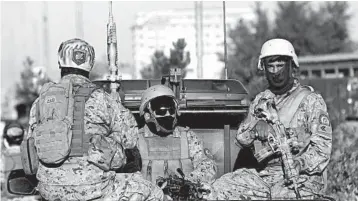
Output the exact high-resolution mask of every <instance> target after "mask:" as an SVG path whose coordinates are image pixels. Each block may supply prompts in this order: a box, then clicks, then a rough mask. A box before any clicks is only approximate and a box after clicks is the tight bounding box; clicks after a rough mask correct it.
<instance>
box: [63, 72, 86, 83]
mask: <svg viewBox="0 0 358 201" xmlns="http://www.w3.org/2000/svg"><path fill="white" fill-rule="evenodd" d="M62 80H72V81H73V82H75V83H89V82H91V80H89V79H88V78H86V77H85V76H83V75H77V74H69V75H65V76H64V77H62Z"/></svg>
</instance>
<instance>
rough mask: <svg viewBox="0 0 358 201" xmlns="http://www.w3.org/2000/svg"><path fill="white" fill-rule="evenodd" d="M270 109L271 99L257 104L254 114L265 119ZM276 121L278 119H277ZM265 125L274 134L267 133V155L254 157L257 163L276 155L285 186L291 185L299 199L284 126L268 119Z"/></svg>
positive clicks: (271, 106) (295, 173)
mask: <svg viewBox="0 0 358 201" xmlns="http://www.w3.org/2000/svg"><path fill="white" fill-rule="evenodd" d="M269 108H270V109H276V107H275V105H274V102H273V99H266V100H263V101H261V100H260V102H259V104H258V105H257V106H256V107H255V110H254V112H255V114H256V115H257V116H258V117H259V118H260V117H261V118H262V117H263V118H265V117H267V115H266V114H265V113H264V112H268V111H270V110H269ZM277 119H278V118H277ZM267 123H269V124H270V125H271V126H272V128H273V131H274V132H269V133H268V136H267V142H268V145H269V147H267V149H265V150H266V151H267V153H263V152H262V151H261V152H259V154H256V155H255V157H256V158H257V159H258V161H259V162H260V161H262V160H263V159H264V158H267V156H270V155H272V154H277V155H279V156H280V158H281V162H282V164H283V171H284V176H285V184H286V185H292V186H293V189H294V191H295V194H296V198H297V199H300V198H301V195H300V192H299V191H298V186H297V182H296V179H297V177H298V175H299V173H298V172H297V170H296V169H295V168H294V166H293V158H292V153H291V147H292V144H291V142H290V140H289V139H288V138H289V136H288V134H289V133H287V132H286V130H285V127H284V125H283V124H282V123H281V122H280V121H279V120H272V119H268V120H267Z"/></svg>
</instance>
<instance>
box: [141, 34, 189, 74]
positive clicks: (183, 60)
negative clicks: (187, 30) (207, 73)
mask: <svg viewBox="0 0 358 201" xmlns="http://www.w3.org/2000/svg"><path fill="white" fill-rule="evenodd" d="M186 45H187V43H186V41H185V39H183V38H181V39H178V40H177V41H176V42H173V48H172V49H170V57H167V56H166V55H165V54H164V52H163V51H161V50H156V51H155V52H154V54H153V56H152V58H151V64H150V65H148V66H146V67H145V68H143V69H142V70H141V75H142V78H143V79H159V78H161V77H162V76H163V75H168V74H169V72H170V68H180V69H182V74H183V77H185V75H186V67H187V66H188V65H189V63H190V53H189V52H188V51H187V52H185V51H184V49H185V47H186Z"/></svg>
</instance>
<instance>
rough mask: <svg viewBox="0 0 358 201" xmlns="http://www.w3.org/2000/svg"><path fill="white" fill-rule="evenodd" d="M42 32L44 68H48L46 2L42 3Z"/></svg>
mask: <svg viewBox="0 0 358 201" xmlns="http://www.w3.org/2000/svg"><path fill="white" fill-rule="evenodd" d="M43 6H44V10H43V18H42V19H43V31H44V44H43V45H44V52H43V53H44V56H43V57H44V66H45V68H47V69H49V68H50V66H49V65H50V56H49V45H50V44H49V43H50V42H49V34H48V5H47V2H46V1H44V2H43Z"/></svg>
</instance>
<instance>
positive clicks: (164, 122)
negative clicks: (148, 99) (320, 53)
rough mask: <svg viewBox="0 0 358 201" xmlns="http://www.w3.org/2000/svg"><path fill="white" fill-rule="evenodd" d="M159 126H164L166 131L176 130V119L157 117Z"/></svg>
mask: <svg viewBox="0 0 358 201" xmlns="http://www.w3.org/2000/svg"><path fill="white" fill-rule="evenodd" d="M156 120H157V122H158V124H159V125H160V126H162V127H163V128H164V129H166V130H168V131H171V130H173V129H174V126H175V125H174V121H175V118H174V117H173V116H165V117H157V118H156Z"/></svg>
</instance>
